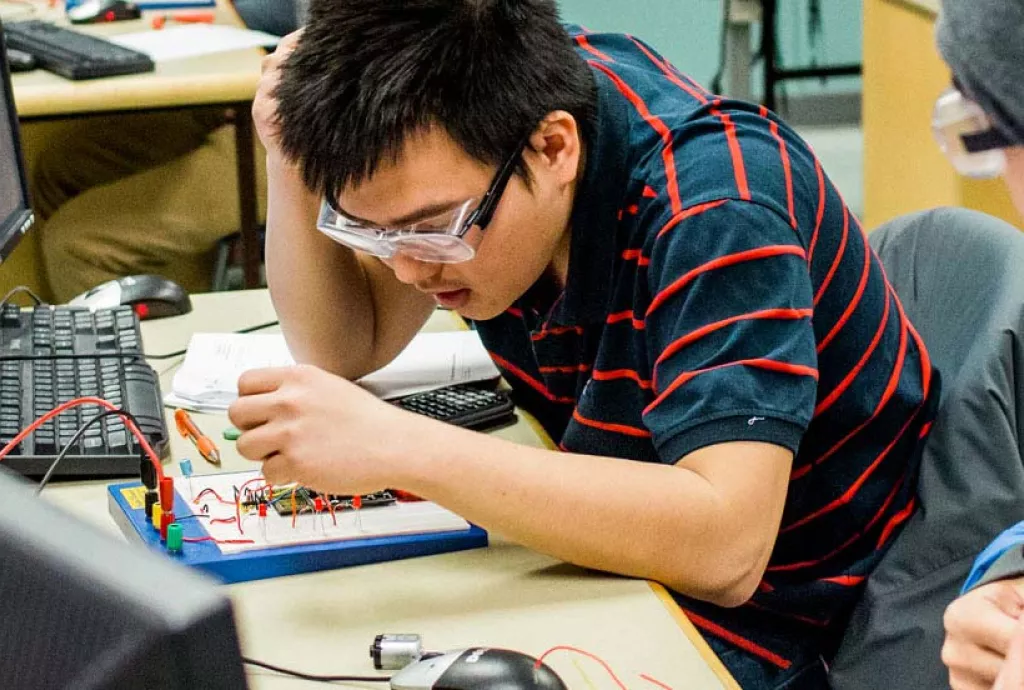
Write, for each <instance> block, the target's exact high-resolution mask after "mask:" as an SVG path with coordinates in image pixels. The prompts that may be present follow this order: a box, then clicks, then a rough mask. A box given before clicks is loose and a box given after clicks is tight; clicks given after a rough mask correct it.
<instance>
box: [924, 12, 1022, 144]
mask: <svg viewBox="0 0 1024 690" xmlns="http://www.w3.org/2000/svg"><path fill="white" fill-rule="evenodd" d="M938 42H939V51H940V52H941V53H942V57H943V58H945V60H946V62H947V63H948V64H949V66H950V68H951V69H952V71H953V76H954V77H955V78H956V80H957V82H958V83H959V84H960V86H961V87H962V88H963V90H964V91H965V92H966V94H967V96H968V97H970V98H971V99H972V100H974V101H976V102H977V103H978V105H980V106H981V107H982V109H984V110H985V112H987V113H988V114H989V115H990V116H991V117H992V119H993V121H994V124H995V126H996V127H997V128H998V129H1000V130H1001V131H1002V132H1003V133H1004V134H1006V135H1007V136H1009V137H1010V138H1011V139H1012V140H1013V141H1014V142H1017V143H1020V144H1022V145H1024V0H942V13H941V15H940V17H939V24H938Z"/></svg>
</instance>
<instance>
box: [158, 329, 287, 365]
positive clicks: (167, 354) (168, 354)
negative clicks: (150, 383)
mask: <svg viewBox="0 0 1024 690" xmlns="http://www.w3.org/2000/svg"><path fill="white" fill-rule="evenodd" d="M279 323H280V321H267V322H266V323H260V324H256V325H255V326H249V327H247V328H240V329H238V330H237V331H232V332H233V333H253V332H255V331H262V330H263V329H264V328H272V327H274V326H276V325H278V324H279ZM186 352H188V349H185V350H175V351H174V352H165V353H164V354H161V355H144V356H145V358H146V359H173V358H175V357H181V356H182V355H183V354H185V353H186Z"/></svg>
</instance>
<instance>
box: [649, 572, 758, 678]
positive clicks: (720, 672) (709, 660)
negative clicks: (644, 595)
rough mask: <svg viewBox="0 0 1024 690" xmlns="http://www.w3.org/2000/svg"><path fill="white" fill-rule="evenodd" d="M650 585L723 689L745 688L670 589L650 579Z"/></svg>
mask: <svg viewBox="0 0 1024 690" xmlns="http://www.w3.org/2000/svg"><path fill="white" fill-rule="evenodd" d="M647 584H648V586H650V588H651V590H653V591H654V594H655V595H656V596H657V597H658V599H660V600H661V603H662V605H663V606H664V607H665V608H666V609H667V610H668V613H669V615H671V616H672V618H673V619H674V620H675V622H676V624H677V625H678V626H679V627H680V629H682V631H683V634H684V635H686V637H687V639H688V640H690V644H692V645H693V648H694V649H695V650H696V651H697V653H698V654H700V658H701V659H703V660H704V663H705V664H707V665H708V668H710V669H711V672H712V673H714V674H715V677H716V678H718V680H719V681H720V682H721V683H722V688H723V690H743V688H741V687H740V686H739V684H738V683H737V682H736V680H735V679H734V678H733V677H732V674H730V673H729V670H728V669H727V668H726V667H725V664H723V663H722V662H721V660H720V659H719V658H718V656H717V655H716V654H715V653H714V652H713V651H711V647H710V646H708V643H707V641H706V640H705V639H704V636H703V635H701V634H700V631H699V630H697V628H696V627H695V626H694V625H693V623H692V622H691V621H690V619H689V618H687V617H686V614H685V613H683V610H682V609H681V608H679V604H677V603H676V600H675V599H673V598H672V595H671V594H669V591H668V590H667V589H665V587H664V585H661V584H659V583H657V582H650V581H648V583H647Z"/></svg>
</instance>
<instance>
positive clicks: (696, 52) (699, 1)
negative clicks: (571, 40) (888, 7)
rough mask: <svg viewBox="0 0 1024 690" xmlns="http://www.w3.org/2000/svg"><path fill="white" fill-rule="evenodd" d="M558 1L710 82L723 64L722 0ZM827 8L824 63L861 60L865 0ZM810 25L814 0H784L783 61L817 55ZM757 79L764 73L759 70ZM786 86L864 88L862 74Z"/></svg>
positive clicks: (832, 0) (572, 14)
mask: <svg viewBox="0 0 1024 690" xmlns="http://www.w3.org/2000/svg"><path fill="white" fill-rule="evenodd" d="M558 4H559V6H560V7H561V10H562V18H563V19H565V20H566V21H569V22H576V23H580V24H583V25H585V26H586V27H587V28H589V29H591V30H594V31H621V32H625V33H631V34H634V35H636V36H638V37H640V38H643V39H644V40H645V41H647V42H648V43H650V44H651V45H653V46H654V47H655V48H657V49H658V50H659V52H661V53H662V54H663V55H665V57H667V58H668V59H669V60H670V61H671V62H672V63H673V64H675V65H676V66H677V67H678V68H679V69H681V70H683V71H684V72H686V73H687V74H689V75H691V76H693V77H694V78H695V79H697V80H698V81H700V82H701V83H702V84H704V85H705V86H707V85H708V84H709V83H710V82H711V78H712V77H713V76H714V74H715V71H716V69H717V68H718V61H719V43H720V36H721V24H722V0H634V2H624V1H623V0H558ZM640 7H642V9H639V8H640ZM821 14H822V32H821V35H820V36H819V38H818V47H817V57H818V62H819V64H839V63H844V64H845V63H856V62H860V60H861V0H821ZM807 25H808V0H779V24H778V29H779V46H780V50H781V53H782V64H783V65H786V66H793V67H796V66H804V65H808V64H809V63H810V61H811V59H812V58H813V57H814V56H815V52H814V51H813V49H812V45H811V41H810V37H809V35H808V28H807ZM754 40H755V41H757V40H758V39H757V38H756V37H755V39H754ZM755 79H757V80H759V79H760V77H759V76H756V75H755ZM755 83H759V81H757V82H755ZM786 90H787V92H788V93H790V94H799V95H803V94H812V93H821V92H842V91H859V90H860V79H859V78H845V79H833V80H830V81H829V82H828V83H827V84H824V85H823V84H821V83H820V82H816V81H814V82H802V83H797V82H788V83H787V84H786ZM756 91H757V92H759V91H760V89H756Z"/></svg>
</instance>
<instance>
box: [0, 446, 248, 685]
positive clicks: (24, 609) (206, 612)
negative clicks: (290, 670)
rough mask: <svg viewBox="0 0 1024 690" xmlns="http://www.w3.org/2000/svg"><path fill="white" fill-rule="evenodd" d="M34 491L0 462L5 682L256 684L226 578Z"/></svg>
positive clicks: (0, 653) (0, 641)
mask: <svg viewBox="0 0 1024 690" xmlns="http://www.w3.org/2000/svg"><path fill="white" fill-rule="evenodd" d="M32 488H33V487H32V486H31V485H29V484H28V483H27V482H26V480H24V479H22V478H20V477H17V476H15V475H14V474H12V473H10V472H7V471H5V470H3V469H2V465H0V688H4V690H23V689H25V690H28V689H29V688H32V689H36V688H67V689H69V690H70V689H72V688H73V689H74V690H129V689H131V690H139V689H141V688H146V690H172V689H173V690H186V689H192V688H204V689H205V690H236V689H239V690H241V689H244V688H245V687H246V682H245V676H244V673H243V670H242V660H241V652H240V650H239V645H238V638H237V634H236V631H235V624H234V619H233V617H232V612H231V603H230V601H229V600H228V598H227V596H226V595H225V594H224V593H223V591H222V590H221V589H220V588H219V587H218V586H217V585H216V584H214V583H213V582H212V581H210V580H207V579H206V578H205V577H203V576H200V575H199V574H197V573H194V572H192V571H190V570H189V569H187V568H186V567H185V566H183V565H179V564H177V563H173V562H171V561H170V560H169V559H167V558H164V557H161V556H160V555H158V554H155V553H148V552H147V551H145V550H143V549H140V548H137V547H132V546H130V545H129V544H127V543H125V542H122V541H120V539H118V538H117V537H115V536H114V535H106V534H103V533H102V532H100V531H99V530H98V529H96V528H94V527H91V526H89V525H86V524H85V523H83V522H80V521H79V520H77V519H75V518H74V517H72V516H70V515H69V514H67V513H65V512H63V511H62V510H60V509H58V508H57V507H56V506H54V505H52V504H51V503H49V502H48V501H46V500H43V499H41V498H38V497H36V496H35V494H34V492H33V490H32Z"/></svg>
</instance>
